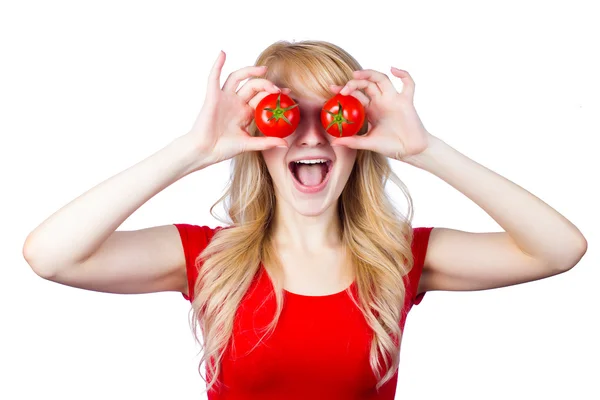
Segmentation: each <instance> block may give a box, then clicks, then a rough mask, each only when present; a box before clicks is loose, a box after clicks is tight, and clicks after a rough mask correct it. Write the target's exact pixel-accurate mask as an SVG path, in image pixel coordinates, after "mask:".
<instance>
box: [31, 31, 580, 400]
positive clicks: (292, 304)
mask: <svg viewBox="0 0 600 400" xmlns="http://www.w3.org/2000/svg"><path fill="white" fill-rule="evenodd" d="M224 62H225V54H224V53H222V52H221V53H220V54H219V57H218V59H217V61H216V62H215V64H214V66H213V68H212V71H211V73H210V76H209V81H208V89H207V93H206V99H205V102H204V105H203V107H202V110H201V112H200V114H199V116H198V118H197V120H196V122H195V124H194V126H193V128H192V129H191V130H190V132H188V133H186V134H185V135H183V136H180V137H178V138H176V139H175V140H174V141H173V142H172V143H170V144H169V145H168V146H166V147H165V148H163V149H162V150H160V151H159V152H157V153H155V154H153V155H152V156H150V157H148V158H146V159H145V160H143V161H141V162H140V163H138V164H136V165H134V166H132V167H131V168H129V169H127V170H125V171H123V172H121V173H120V174H118V175H116V176H114V177H112V178H110V179H108V180H106V181H105V182H103V183H101V184H99V185H98V186H96V187H94V188H92V189H91V190H89V191H88V192H86V193H84V194H83V195H82V196H80V197H78V198H77V199H75V200H73V201H72V202H71V203H70V204H68V205H66V206H65V207H64V208H62V209H60V210H59V211H58V212H56V213H55V214H54V215H52V216H51V217H50V218H48V219H47V220H46V221H44V222H43V223H42V224H41V225H40V226H39V227H37V228H36V229H35V230H34V231H33V232H32V233H31V234H30V235H29V236H28V238H27V240H26V243H25V246H24V249H23V252H24V256H25V258H26V260H27V261H28V263H29V264H30V265H31V267H32V268H33V270H34V271H35V272H36V273H37V274H38V275H39V276H41V277H43V278H45V279H48V280H52V281H55V282H59V283H62V284H66V285H71V286H76V287H79V288H86V289H89V290H97V291H104V292H113V293H148V292H158V291H179V292H181V293H182V294H183V296H184V297H185V298H186V299H187V300H189V301H191V303H192V310H193V322H194V324H193V331H194V335H195V337H196V338H197V339H198V337H199V334H198V332H197V326H198V325H199V326H200V328H201V331H202V336H203V341H204V343H203V348H204V352H203V357H202V361H201V362H204V361H206V365H207V370H206V372H207V374H206V377H207V383H208V385H207V391H208V395H209V398H210V399H250V398H256V399H282V398H285V399H292V398H302V399H306V398H310V399H321V398H322V399H393V398H394V394H395V390H396V381H397V370H398V365H399V348H400V343H401V338H402V332H403V328H404V324H405V320H406V316H407V314H408V312H409V310H410V309H411V307H412V306H413V305H414V304H418V303H419V302H420V301H421V299H422V298H423V296H424V294H425V292H427V291H432V290H451V291H466V290H482V289H491V288H498V287H503V286H508V285H514V284H518V283H523V282H528V281H533V280H538V279H542V278H545V277H549V276H552V275H556V274H559V273H561V272H564V271H567V270H569V269H570V268H572V267H573V266H574V265H575V264H576V263H577V262H578V261H579V260H580V258H581V257H582V256H583V254H584V253H585V251H586V248H587V243H586V240H585V238H584V237H583V235H582V234H581V232H580V231H579V230H578V229H577V228H576V227H575V226H574V225H573V224H571V223H570V222H569V221H568V220H566V219H565V218H564V217H563V216H562V215H560V214H559V213H557V212H556V211H554V210H553V209H552V208H550V207H549V206H548V205H546V204H545V203H543V202H542V201H541V200H539V199H538V198H536V197H534V196H533V195H531V194H530V193H529V192H527V191H526V190H524V189H522V188H521V187H519V186H517V185H516V184H514V183H512V182H510V181H509V180H507V179H505V178H503V177H501V176H499V175H498V174H496V173H494V172H492V171H490V170H488V169H486V168H485V167H483V166H481V165H479V164H477V163H476V162H474V161H472V160H470V159H469V158H467V157H465V156H464V155H462V154H461V153H459V152H458V151H456V150H454V149H453V148H451V147H450V146H448V145H447V144H446V143H445V142H443V141H442V140H441V139H439V138H438V137H436V136H434V135H432V134H431V133H429V132H428V131H427V130H426V129H425V128H424V126H423V124H422V123H421V121H420V119H419V117H418V115H417V113H416V111H415V109H414V105H413V95H414V90H415V84H414V82H413V80H412V79H411V77H410V75H409V74H408V73H407V72H406V71H402V70H399V69H396V68H392V70H391V72H392V74H393V75H394V76H396V77H398V78H400V79H401V80H402V82H403V89H402V91H401V92H398V91H396V89H395V88H394V86H393V84H392V83H391V81H390V80H389V78H388V77H387V76H386V75H385V74H383V73H381V72H378V71H373V70H363V69H362V68H361V66H360V65H359V63H358V62H357V61H356V60H355V59H354V58H353V57H351V56H350V55H349V54H348V53H347V52H345V51H344V50H342V49H341V48H339V47H338V46H335V45H333V44H330V43H327V42H322V41H304V42H299V43H289V42H277V43H275V44H273V45H271V46H269V47H268V48H267V49H266V50H265V51H263V53H262V54H261V55H260V56H259V58H258V60H257V62H256V65H257V66H252V67H246V68H242V69H240V70H237V71H235V72H233V73H232V74H231V75H230V76H229V77H228V78H227V80H226V81H225V83H224V85H223V86H222V87H221V85H220V76H221V70H222V67H223V64H224ZM260 66H266V67H267V68H264V67H260ZM247 78H250V79H249V80H248V81H247V82H246V83H244V84H243V85H242V86H241V87H239V86H240V83H241V82H242V81H243V80H245V79H247ZM275 85H277V86H275ZM280 87H281V89H280ZM279 92H281V93H285V94H289V95H290V96H292V97H293V98H294V99H295V100H296V101H297V103H298V104H299V107H300V109H301V122H300V125H299V126H298V128H297V129H296V131H295V132H294V133H293V134H292V135H290V136H287V137H285V138H274V137H265V136H263V135H262V134H261V133H260V132H259V131H258V130H257V129H256V124H255V122H253V115H254V114H253V111H254V109H255V108H256V106H257V104H258V103H259V102H260V100H262V99H263V98H264V97H265V96H267V95H268V94H270V93H279ZM336 93H340V94H343V95H352V96H355V97H356V98H357V99H359V100H360V101H361V102H362V103H363V105H364V106H365V108H366V112H367V119H368V123H367V124H365V126H364V129H363V131H362V132H360V133H359V134H358V135H356V136H352V137H344V138H334V137H332V136H330V135H329V134H327V133H326V132H325V130H324V129H323V128H322V126H321V125H320V119H319V112H320V107H321V106H322V104H323V103H324V102H325V101H326V100H327V99H328V98H330V97H331V96H333V95H334V94H336ZM308 158H311V159H312V158H320V159H324V160H330V161H331V168H330V169H329V170H328V172H327V173H328V174H329V176H328V178H327V179H328V181H327V184H326V185H325V188H324V189H323V190H320V191H318V192H316V193H305V192H302V191H300V190H299V189H298V187H299V186H298V185H297V182H296V183H295V182H294V180H298V179H299V180H302V179H303V178H302V176H303V175H304V174H308V173H310V172H309V169H310V168H315V167H314V166H313V167H309V166H301V165H295V164H294V163H295V162H296V161H298V160H305V159H308ZM388 158H392V159H395V160H398V161H402V162H406V163H408V164H410V165H413V166H415V167H417V168H421V169H423V170H426V171H428V172H430V173H432V174H434V175H436V176H438V177H440V178H441V179H443V180H444V181H445V182H447V183H448V184H450V185H452V186H453V187H455V188H456V189H457V190H459V191H460V192H462V193H463V194H465V195H466V196H468V197H469V198H470V199H471V200H473V201H474V202H475V203H476V204H477V205H479V206H480V207H481V208H482V209H483V210H485V211H486V212H487V213H488V214H489V215H490V216H491V217H492V218H494V219H495V220H496V222H498V224H499V225H500V226H502V228H503V229H504V230H505V232H493V233H471V232H463V231H458V230H453V229H447V228H431V227H427V228H425V227H419V228H413V227H412V224H411V221H412V201H411V198H410V195H409V193H408V190H407V189H406V188H405V187H404V185H403V183H402V182H401V181H400V180H399V178H398V177H397V176H396V175H395V174H394V173H393V171H392V170H391V168H390V164H389V160H388ZM227 159H233V173H232V180H231V182H230V185H229V188H228V192H227V193H226V196H224V197H223V198H226V199H227V200H228V204H227V209H228V214H229V217H230V218H231V221H223V222H224V225H225V226H218V227H216V228H210V227H208V226H196V225H190V224H174V225H166V226H157V227H151V228H147V229H141V230H137V231H116V229H117V227H119V226H120V225H121V223H122V222H123V221H124V220H125V219H126V218H127V217H128V216H130V215H131V214H132V213H133V212H134V211H135V210H136V209H138V208H139V207H140V206H141V205H142V204H144V203H145V202H146V201H148V200H149V199H150V198H152V197H153V196H155V195H156V194H157V193H159V192H160V191H161V190H163V189H165V188H166V187H167V186H169V185H171V184H172V183H174V182H176V181H177V180H179V179H181V178H183V177H184V176H187V175H188V174H191V173H192V172H194V171H198V170H200V169H203V168H206V167H208V166H210V165H213V164H215V163H219V162H221V161H224V160H227ZM317 168H319V167H317ZM388 178H389V179H392V181H393V182H395V183H396V184H398V185H399V186H400V188H401V189H402V191H403V193H404V195H405V196H406V199H407V200H408V205H409V208H408V213H407V214H408V215H406V216H405V215H402V214H401V213H399V212H398V211H396V210H395V209H394V207H393V205H392V203H391V202H390V200H389V198H388V197H387V196H386V193H385V191H384V188H385V183H386V181H387V179H388ZM124 192H127V193H128V196H123V195H122V194H123V193H124ZM223 198H222V199H223ZM222 199H220V200H222ZM211 212H212V208H211Z"/></svg>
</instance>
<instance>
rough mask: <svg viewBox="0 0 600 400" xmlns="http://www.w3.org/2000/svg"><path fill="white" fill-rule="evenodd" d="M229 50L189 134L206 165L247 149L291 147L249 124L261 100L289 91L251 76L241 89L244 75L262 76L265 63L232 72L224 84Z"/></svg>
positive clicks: (219, 61)
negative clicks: (252, 132) (251, 130)
mask: <svg viewBox="0 0 600 400" xmlns="http://www.w3.org/2000/svg"><path fill="white" fill-rule="evenodd" d="M224 63H225V53H224V52H223V51H221V52H220V53H219V57H218V58H217V60H216V61H215V64H214V65H213V67H212V70H211V72H210V75H209V79H208V87H207V90H206V98H205V100H204V105H203V106H202V110H201V111H200V114H199V115H198V117H197V118H196V121H195V123H194V126H193V127H192V129H191V130H190V132H188V133H187V134H186V136H189V137H190V140H191V143H193V145H194V146H195V147H196V149H197V151H198V155H199V156H201V157H202V164H203V165H212V164H216V163H219V162H221V161H224V160H227V159H229V158H232V157H234V156H236V155H238V154H240V153H242V152H244V151H260V150H267V149H270V148H272V147H276V146H285V147H287V146H288V145H287V142H286V141H285V140H284V139H282V138H277V137H267V136H255V137H253V136H251V135H250V134H249V132H248V131H247V127H248V126H249V125H250V123H251V122H252V120H253V119H254V110H255V109H256V106H257V105H258V103H259V102H260V101H261V100H262V99H263V98H264V97H265V96H267V95H269V94H271V93H279V92H282V93H286V94H287V93H289V91H290V90H289V89H287V88H285V89H279V88H277V87H276V86H275V85H274V84H273V83H272V82H271V81H269V80H267V79H263V78H254V79H249V80H248V81H247V82H246V83H244V85H242V87H241V88H240V89H239V90H238V86H239V84H240V82H241V81H243V80H244V79H248V78H251V77H253V76H256V77H258V76H262V75H264V74H265V72H266V68H265V67H255V66H250V67H245V68H241V69H239V70H237V71H235V72H232V73H231V74H230V75H229V77H228V78H227V80H226V81H225V84H224V85H223V87H222V88H221V87H220V86H221V83H220V77H221V70H222V68H223V64H224Z"/></svg>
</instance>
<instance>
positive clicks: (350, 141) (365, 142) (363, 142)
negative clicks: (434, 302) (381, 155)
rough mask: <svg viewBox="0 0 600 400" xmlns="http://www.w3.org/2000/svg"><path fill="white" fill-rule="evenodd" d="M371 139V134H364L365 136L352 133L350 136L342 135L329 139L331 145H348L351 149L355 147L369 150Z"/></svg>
mask: <svg viewBox="0 0 600 400" xmlns="http://www.w3.org/2000/svg"><path fill="white" fill-rule="evenodd" d="M372 140H373V137H372V136H369V135H366V136H358V135H352V136H344V137H340V138H334V139H333V140H332V141H331V145H332V146H346V147H349V148H351V149H357V150H371V149H372V147H371V145H370V144H371V142H372Z"/></svg>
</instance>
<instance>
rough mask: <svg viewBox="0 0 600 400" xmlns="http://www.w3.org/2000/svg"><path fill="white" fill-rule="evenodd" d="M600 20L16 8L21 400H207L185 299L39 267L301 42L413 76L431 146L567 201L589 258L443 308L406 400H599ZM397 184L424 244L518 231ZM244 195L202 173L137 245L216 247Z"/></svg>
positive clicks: (5, 41) (11, 384)
mask: <svg viewBox="0 0 600 400" xmlns="http://www.w3.org/2000/svg"><path fill="white" fill-rule="evenodd" d="M593 3H594V2H593V1H588V2H584V1H569V2H567V1H562V2H549V1H539V2H533V1H518V2H517V1H503V2H487V1H485V2H482V1H470V2H467V1H452V2H443V1H438V2H433V1H423V0H420V1H412V2H404V1H394V2H392V1H390V2H383V1H373V0H371V1H368V2H350V1H343V2H339V1H337V2H324V1H318V2H317V1H298V2H273V1H268V2H267V1H256V2H238V3H235V2H231V1H221V2H202V1H168V2H167V1H163V2H156V1H125V0H119V1H102V2H89V1H52V2H45V1H19V2H8V1H7V2H3V3H2V6H1V8H0V41H1V52H2V53H1V58H2V61H1V62H0V69H1V71H0V72H1V74H0V132H1V139H2V140H1V144H0V162H1V163H2V165H1V169H0V170H1V173H2V196H1V201H2V207H1V208H0V213H2V214H1V215H0V217H1V221H2V224H0V229H1V234H2V238H3V243H2V245H1V246H0V248H1V252H2V253H1V263H2V268H1V269H0V271H2V272H1V273H2V278H1V279H0V296H1V301H0V307H2V309H1V310H2V329H1V330H0V335H1V340H0V354H1V356H0V368H1V369H2V371H1V373H2V375H1V376H2V379H1V380H2V384H1V385H0V398H3V399H33V398H62V399H80V398H86V399H90V400H91V399H106V398H111V399H167V398H170V399H175V398H195V399H197V398H205V396H204V395H202V396H201V395H200V393H201V392H202V390H203V388H204V383H203V381H202V380H201V378H200V376H199V375H198V372H197V363H198V360H199V355H198V354H197V352H198V350H199V348H198V347H196V346H195V344H194V342H193V339H192V336H191V332H190V330H189V326H188V322H187V313H188V310H189V303H188V302H186V301H185V300H184V299H183V297H182V296H181V294H179V293H174V292H168V293H157V294H149V295H113V294H105V293H96V292H91V291H84V290H80V289H75V288H70V287H66V286H62V285H58V284H54V283H51V282H48V281H45V280H43V279H41V278H39V277H38V276H36V275H35V274H34V273H33V272H32V270H31V269H30V268H29V266H28V265H27V264H26V262H25V260H24V259H23V257H22V253H21V251H22V245H23V243H24V240H25V237H26V236H27V234H28V233H29V232H30V231H31V230H33V229H34V228H35V227H36V226H37V225H38V224H39V223H41V222H42V221H43V220H44V219H45V218H47V217H48V216H49V215H50V214H51V213H53V212H54V211H56V210H57V209H59V208H60V207H62V206H64V205H65V204H66V203H68V202H69V201H71V200H72V199H74V198H75V197H77V196H78V195H80V194H81V193H83V192H84V191H86V190H88V189H90V188H91V187H93V186H95V185H97V184H98V183H100V182H102V181H103V180H105V179H107V178H109V177H111V176H113V175H114V174H116V173H118V172H120V171H122V170H124V169H126V168H128V167H130V166H131V165H133V164H135V163H137V162H139V161H141V160H142V159H143V158H146V157H147V156H149V155H150V154H152V153H154V152H155V151H158V150H159V149H161V148H162V147H164V146H165V145H166V144H168V143H169V142H170V141H171V140H173V139H174V138H176V137H178V136H180V135H182V134H184V133H186V132H187V131H188V130H189V128H190V127H191V125H192V123H193V121H194V119H195V117H196V115H197V113H198V111H199V110H200V108H201V105H202V100H203V99H204V91H205V87H206V78H207V76H208V73H209V69H210V68H211V66H212V64H213V62H214V60H215V58H216V57H217V55H218V51H219V50H220V49H223V50H224V51H225V52H226V53H227V61H226V64H225V67H224V70H223V76H222V82H223V81H224V79H225V78H226V76H227V75H228V74H229V73H230V72H232V71H233V70H236V69H238V68H241V67H243V66H246V65H252V64H253V63H254V61H255V59H256V57H257V56H258V54H259V53H260V52H261V51H262V49H264V48H265V47H266V46H268V45H269V44H271V43H272V42H274V41H276V40H280V39H287V40H302V39H322V40H328V41H331V42H333V43H336V44H338V45H340V46H342V47H343V48H345V49H346V50H348V51H349V52H350V53H351V54H353V55H354V56H355V57H356V58H357V59H358V60H359V62H360V63H361V64H362V66H363V67H364V68H374V69H377V70H379V71H382V72H384V73H387V74H388V75H390V76H391V73H390V72H389V68H390V66H392V65H393V66H396V67H398V68H402V69H406V70H408V71H409V72H410V73H411V74H412V76H413V78H414V80H415V81H416V95H415V105H416V108H417V111H418V112H419V115H420V116H421V119H422V120H423V122H424V124H425V127H426V128H427V129H428V130H429V131H430V132H431V133H433V134H434V135H436V136H439V137H440V138H442V139H443V140H444V141H446V142H447V143H448V144H450V145H451V146H453V147H454V148H456V149H458V150H459V151H461V152H462V153H463V154H465V155H467V156H468V157H470V158H472V159H474V160H476V161H478V162H480V163H482V164H483V165H485V166H486V167H488V168H490V169H492V170H494V171H496V172H498V173H499V174H501V175H503V176H505V177H507V178H509V179H511V180H512V181H514V182H516V183H518V184H519V185H521V186H523V187H525V188H526V189H528V190H529V191H531V192H532V193H534V194H535V195H537V196H538V197H540V198H541V199H543V200H544V201H546V202H547V203H548V204H550V205H551V206H552V207H554V208H555V209H556V210H558V211H559V212H560V213H562V214H563V215H564V216H565V217H567V218H568V219H570V220H571V221H572V222H573V223H575V225H577V226H578V227H579V228H580V229H581V231H582V232H583V233H584V235H585V236H586V238H587V240H588V243H589V249H588V253H587V254H586V255H585V257H584V258H583V259H582V261H581V262H580V263H579V264H578V265H577V266H576V267H575V268H574V269H572V270H571V271H569V272H567V273H565V274H561V275H558V276H555V277H552V278H549V279H545V280H542V281H537V282H532V283H528V284H523V285H517V286H513V287H508V288H501V289H496V290H488V291H481V292H461V293H451V292H431V293H428V294H427V295H426V296H425V299H424V301H423V303H421V304H420V305H419V306H417V307H415V308H413V310H412V312H411V314H410V316H409V318H408V322H407V324H406V334H405V337H404V341H403V348H402V362H401V366H400V380H399V383H398V390H397V398H398V399H415V398H425V399H440V398H447V397H449V398H462V399H482V398H485V399H505V398H510V399H530V398H540V399H541V398H544V399H564V398H573V399H597V398H600V391H599V389H598V387H597V384H594V383H593V380H596V379H597V378H598V371H599V365H598V364H599V361H598V359H599V358H600V351H599V345H598V337H600V329H599V328H598V306H599V305H600V301H599V297H600V296H599V295H598V282H599V280H600V273H599V272H598V261H599V258H598V253H597V251H596V245H597V243H598V234H597V227H598V224H599V223H600V219H599V218H598V216H599V214H598V211H597V209H598V200H599V198H598V195H597V194H595V193H597V190H598V188H597V186H598V172H600V168H599V167H600V165H599V162H598V141H597V138H598V134H599V133H600V122H599V118H598V115H599V110H600V108H599V106H600V102H599V99H598V90H599V89H600V85H599V78H598V71H600V65H599V63H598V58H597V55H598V38H599V37H600V29H599V28H598V26H599V25H598V23H597V14H595V13H594V12H593V10H594V7H593ZM392 80H393V82H394V83H395V84H396V85H397V88H398V89H399V90H400V89H401V82H400V80H399V79H397V78H395V77H393V76H392ZM392 163H393V166H394V169H395V171H396V172H397V173H398V174H399V175H400V177H401V178H402V179H403V180H404V181H405V182H406V183H407V185H408V187H409V189H410V190H411V194H412V195H413V197H414V200H415V205H416V216H415V220H414V222H415V225H416V226H445V227H452V228H455V229H462V230H467V231H474V232H485V231H499V230H500V229H501V228H500V227H499V226H498V225H497V224H496V223H495V222H494V221H493V220H492V219H491V218H490V217H489V216H488V215H487V214H486V213H485V212H483V211H482V210H481V209H480V208H479V207H478V206H476V205H475V204H474V203H472V202H471V201H470V200H469V199H468V198H466V197H465V196H464V195H462V194H461V193H459V192H458V191H456V190H455V189H453V188H452V187H450V186H449V185H447V184H446V183H445V182H443V181H442V180H440V179H439V178H437V177H436V176H433V175H431V174H429V173H426V172H424V171H422V170H418V169H416V168H414V167H412V166H410V165H406V164H402V163H400V162H397V161H392ZM228 176H229V162H223V163H220V164H218V165H214V166H211V167H209V168H208V169H205V170H202V171H199V172H197V173H194V174H193V175H191V176H188V177H186V178H184V179H182V180H180V181H178V182H176V183H175V184H173V185H172V186H170V187H168V188H167V189H165V190H164V191H163V192H161V193H159V194H158V195H157V196H155V197H154V198H152V199H151V200H150V201H149V202H148V203H146V204H145V205H143V206H142V207H141V208H140V209H139V210H137V211H136V212H135V213H134V214H133V215H132V216H131V217H130V218H129V219H127V220H126V221H125V223H124V224H123V225H122V226H121V227H120V228H119V229H124V230H129V229H139V228H143V227H148V226H154V225H161V224H168V223H175V222H186V223H193V224H206V225H210V226H215V225H216V224H217V223H218V222H217V221H216V220H214V219H213V218H212V217H211V216H210V214H209V207H210V205H212V203H213V202H214V201H215V200H217V198H218V197H219V195H220V194H221V191H222V190H223V188H224V187H225V184H226V182H227V179H228ZM391 190H394V189H393V187H392V189H391ZM124 195H127V194H125V193H124ZM220 210H221V208H217V211H219V212H220Z"/></svg>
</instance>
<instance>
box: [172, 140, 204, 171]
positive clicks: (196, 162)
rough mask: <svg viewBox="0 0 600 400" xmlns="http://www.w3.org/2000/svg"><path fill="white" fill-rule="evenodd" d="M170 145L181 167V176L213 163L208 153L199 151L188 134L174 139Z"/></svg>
mask: <svg viewBox="0 0 600 400" xmlns="http://www.w3.org/2000/svg"><path fill="white" fill-rule="evenodd" d="M169 147H170V148H171V150H172V151H173V154H174V155H175V157H176V159H177V163H178V164H179V165H180V167H181V169H180V170H181V173H182V176H181V177H184V176H186V175H189V174H191V173H192V172H195V171H199V170H201V169H204V168H206V167H208V166H210V165H211V162H210V161H209V158H208V155H206V154H203V153H202V152H200V151H198V149H197V147H196V145H195V143H194V142H193V141H192V138H191V137H190V136H189V135H187V134H186V135H182V136H180V137H178V138H176V139H175V140H173V141H172V142H171V143H170V145H169Z"/></svg>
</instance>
